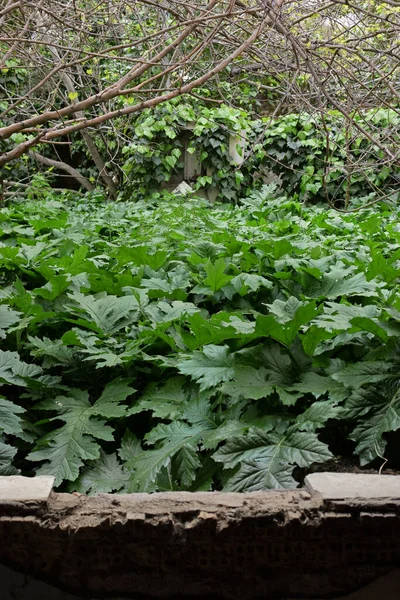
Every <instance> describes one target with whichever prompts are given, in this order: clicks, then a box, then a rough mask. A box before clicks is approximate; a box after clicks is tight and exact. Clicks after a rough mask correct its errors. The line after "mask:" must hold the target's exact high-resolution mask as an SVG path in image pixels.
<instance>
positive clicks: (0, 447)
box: [0, 436, 19, 476]
mask: <svg viewBox="0 0 400 600" xmlns="http://www.w3.org/2000/svg"><path fill="white" fill-rule="evenodd" d="M16 453H17V449H16V448H13V447H12V446H10V445H9V444H5V443H4V442H3V441H2V439H1V436H0V475H1V476H4V475H17V474H18V473H19V471H18V470H17V469H16V468H15V467H13V465H12V461H13V458H14V456H15V455H16Z"/></svg>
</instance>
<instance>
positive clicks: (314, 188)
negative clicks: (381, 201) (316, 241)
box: [123, 98, 399, 204]
mask: <svg viewBox="0 0 400 600" xmlns="http://www.w3.org/2000/svg"><path fill="white" fill-rule="evenodd" d="M353 119H354V121H353V124H352V125H351V126H350V125H349V124H346V122H345V120H344V118H343V116H342V115H341V114H340V113H337V112H333V111H332V112H329V113H327V114H325V116H324V117H323V118H322V117H320V116H318V114H315V115H310V114H307V113H301V114H287V115H283V116H280V117H278V118H275V119H270V118H264V119H262V120H260V119H259V120H252V118H251V115H250V113H247V112H245V111H244V110H238V109H235V108H232V107H228V106H225V105H221V106H218V107H216V108H215V107H212V108H209V107H207V106H204V105H201V104H199V103H198V102H197V103H195V102H194V101H193V100H192V99H190V98H189V99H175V100H173V101H171V102H167V103H165V104H162V105H160V106H159V107H156V109H155V110H151V111H150V110H147V111H144V112H143V113H142V114H141V115H140V116H139V117H138V118H137V121H136V127H135V132H134V136H133V139H132V141H131V142H130V143H129V145H127V146H125V147H124V149H123V153H124V155H125V156H127V157H128V158H127V159H126V161H125V163H124V171H125V174H126V176H127V178H128V180H129V181H131V182H133V183H134V185H135V188H134V189H135V194H137V193H138V192H140V193H141V194H142V195H144V196H146V195H148V194H149V193H151V192H154V191H155V189H157V187H158V186H159V185H160V184H165V183H167V182H170V181H174V177H175V178H177V177H179V176H180V177H182V176H183V160H184V151H185V147H186V149H187V152H189V153H190V154H195V155H196V157H197V159H198V161H199V163H200V165H201V169H200V173H199V174H198V176H197V177H196V178H195V179H196V181H195V182H192V184H194V187H195V189H200V188H206V189H207V188H208V187H209V186H214V187H215V188H216V189H218V198H219V199H220V200H224V201H237V200H238V199H239V198H241V197H242V196H243V195H248V194H251V193H252V192H253V191H254V189H259V188H261V186H262V185H263V183H264V182H265V181H266V180H270V179H271V176H275V177H278V178H279V180H280V182H281V185H282V188H283V189H284V190H285V193H289V194H296V195H298V196H299V197H300V198H302V199H308V200H326V195H327V196H328V198H329V199H330V201H331V202H338V203H339V204H340V203H342V204H343V203H345V202H346V198H348V197H351V198H352V197H365V196H368V195H369V194H373V193H375V192H376V191H377V190H387V192H388V193H391V192H392V191H393V190H394V188H395V187H396V186H397V178H398V176H399V173H398V167H396V166H395V167H394V168H393V169H391V168H390V166H388V165H386V166H385V167H383V168H382V165H381V164H380V161H381V160H382V158H383V154H382V151H381V150H380V149H379V147H378V146H377V145H376V142H379V141H381V142H382V143H385V136H387V135H388V133H389V132H390V135H391V136H396V135H398V134H397V133H396V132H397V130H398V125H399V116H398V114H397V111H396V110H392V109H383V108H380V109H371V110H369V111H367V112H366V113H365V114H362V115H359V114H356V115H354V117H353ZM357 124H359V125H360V126H361V127H362V128H363V129H365V130H366V132H367V135H365V134H362V133H360V132H359V131H358V129H357V127H356V125H357ZM368 135H370V136H371V139H374V140H376V141H375V142H372V141H371V140H370V139H368ZM230 136H233V138H234V139H240V137H245V138H246V143H245V144H244V147H242V146H241V145H238V146H237V149H238V151H239V153H240V154H241V155H242V156H243V158H244V159H245V160H244V162H243V164H242V165H241V166H240V168H239V166H238V165H237V164H235V162H234V160H233V159H232V157H231V156H230V154H229V141H230ZM238 136H239V137H238ZM358 163H360V164H361V163H362V165H363V168H362V169H360V168H358V167H357V164H358ZM129 189H132V187H131V186H130V187H129Z"/></svg>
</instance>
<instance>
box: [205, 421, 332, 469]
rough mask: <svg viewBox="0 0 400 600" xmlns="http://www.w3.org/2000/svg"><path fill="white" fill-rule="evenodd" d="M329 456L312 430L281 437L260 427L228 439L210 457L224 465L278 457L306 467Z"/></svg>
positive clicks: (330, 455)
mask: <svg viewBox="0 0 400 600" xmlns="http://www.w3.org/2000/svg"><path fill="white" fill-rule="evenodd" d="M330 458H332V454H331V453H330V451H329V450H328V447H327V446H326V444H323V443H322V442H320V441H319V440H318V438H317V437H316V436H315V435H314V434H310V433H301V432H294V433H293V432H290V431H289V432H288V433H286V434H284V435H283V436H282V437H279V436H277V435H276V434H274V433H270V432H268V433H265V432H263V431H262V430H257V429H254V430H251V431H250V432H249V434H248V435H247V436H244V437H240V438H237V439H235V440H232V441H229V442H227V443H226V444H225V446H222V448H220V449H219V450H217V452H216V453H215V454H213V459H214V460H216V461H217V462H222V463H223V464H224V468H233V467H236V465H237V464H239V463H242V462H244V461H257V462H260V461H268V460H278V461H280V462H282V461H283V462H286V463H289V464H292V465H295V464H297V465H298V466H299V467H309V466H310V465H311V464H312V463H313V462H324V461H326V460H329V459H330Z"/></svg>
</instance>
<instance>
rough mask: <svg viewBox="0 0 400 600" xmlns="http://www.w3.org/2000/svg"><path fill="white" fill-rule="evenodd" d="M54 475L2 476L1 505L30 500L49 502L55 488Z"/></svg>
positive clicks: (0, 483)
mask: <svg viewBox="0 0 400 600" xmlns="http://www.w3.org/2000/svg"><path fill="white" fill-rule="evenodd" d="M53 484H54V477H51V476H48V475H41V476H37V477H21V476H19V475H11V476H10V477H0V507H1V505H2V504H3V505H4V504H14V503H17V502H18V503H21V502H28V503H32V502H34V503H35V504H42V503H47V501H48V499H49V496H50V493H51V490H52V489H53Z"/></svg>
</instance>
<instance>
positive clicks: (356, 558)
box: [0, 490, 400, 600]
mask: <svg viewBox="0 0 400 600" xmlns="http://www.w3.org/2000/svg"><path fill="white" fill-rule="evenodd" d="M0 564H4V565H6V566H9V567H11V568H14V569H17V570H20V571H22V572H24V573H26V574H27V575H29V576H31V577H33V578H37V579H42V580H45V581H46V582H48V583H50V584H52V585H54V586H56V587H59V588H62V589H64V590H67V591H69V592H70V593H72V594H75V595H76V596H85V597H90V596H93V597H96V596H102V597H104V596H112V597H122V598H123V597H128V598H129V597H130V598H135V600H138V599H140V600H146V599H155V598H157V599H161V598H166V599H169V600H172V599H173V598H178V597H180V598H182V597H183V598H187V599H189V598H191V599H193V600H194V599H196V600H200V599H204V600H205V599H206V598H207V600H211V599H212V598H214V599H218V600H222V599H224V600H239V599H240V600H256V599H260V600H261V599H263V600H278V599H283V598H303V599H304V598H310V599H320V598H324V597H325V598H339V597H340V596H344V595H345V594H349V593H351V592H353V591H355V590H358V589H360V588H361V587H362V586H364V585H367V584H368V583H370V582H372V581H374V580H375V579H377V578H378V577H379V576H382V575H384V574H386V573H388V572H389V571H391V570H393V569H395V568H398V567H400V516H399V514H398V513H396V512H395V511H386V512H377V511H376V510H375V509H374V510H370V509H369V506H367V508H365V507H354V506H351V507H349V508H348V509H346V508H344V507H342V508H341V510H340V511H337V510H333V509H332V508H331V507H330V506H328V505H326V504H325V503H324V501H323V500H322V498H321V496H320V495H319V494H315V495H314V496H310V494H308V493H307V492H305V491H304V490H291V491H273V492H256V493H251V494H222V493H194V494H190V493H166V494H153V495H147V494H132V495H121V496H112V495H107V494H102V495H99V496H97V497H86V496H79V495H69V494H54V493H53V494H51V496H50V498H49V502H48V506H47V508H46V510H45V511H42V512H37V513H35V514H28V515H27V514H26V513H24V512H23V511H22V509H21V507H18V506H17V505H15V507H14V509H13V511H8V512H7V513H4V511H3V514H1V511H0ZM0 597H1V595H0ZM2 600H3V599H2ZM385 600H386V598H385ZM390 600H391V599H390Z"/></svg>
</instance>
